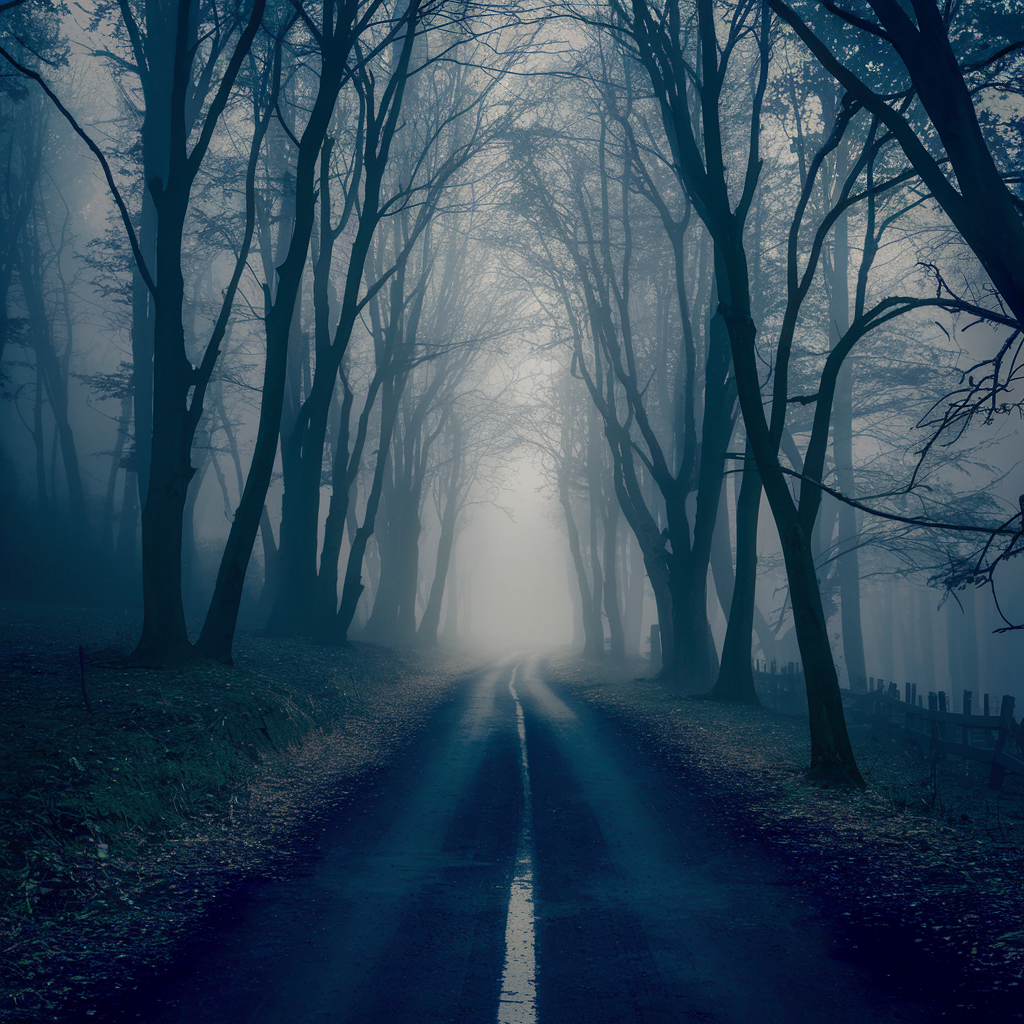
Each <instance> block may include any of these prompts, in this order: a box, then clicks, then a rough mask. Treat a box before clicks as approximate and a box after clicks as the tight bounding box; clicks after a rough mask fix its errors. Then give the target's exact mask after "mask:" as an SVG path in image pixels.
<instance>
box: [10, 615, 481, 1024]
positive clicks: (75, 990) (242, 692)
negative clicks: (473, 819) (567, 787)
mask: <svg viewBox="0 0 1024 1024" xmlns="http://www.w3.org/2000/svg"><path fill="white" fill-rule="evenodd" d="M130 634H131V630H130V626H129V628H128V630H127V635H126V629H125V624H124V620H123V618H118V619H117V620H116V624H115V621H113V620H111V619H110V617H109V614H108V613H104V612H102V611H88V610H81V609H55V608H47V607H26V606H10V605H8V606H4V607H3V608H2V609H0V950H2V957H0V963H2V966H0V1019H2V1020H5V1021H7V1020H10V1021H57V1020H62V1019H65V1018H66V1017H68V1016H69V1015H75V1016H81V1015H95V1016H97V1019H102V1016H103V1007H104V1005H105V1004H107V1003H108V1002H109V1000H110V998H111V997H112V996H113V995H114V994H115V993H116V992H117V990H118V989H120V988H123V987H124V986H127V985H131V984H132V983H133V977H134V975H135V972H136V971H137V969H138V968H140V967H142V966H145V967H146V968H152V966H153V965H154V964H159V963H161V962H166V961H167V960H169V958H170V957H171V956H172V955H173V952H174V949H175V948H176V943H177V942H178V941H179V940H180V938H181V937H182V936H183V935H185V934H186V933H187V932H188V931H189V929H190V928H193V927H194V926H195V924H196V923H197V922H198V921H200V920H202V919H203V917H204V915H205V914H206V913H207V912H208V910H209V908H210V907H211V905H212V904H213V903H214V902H215V901H216V900H217V899H218V898H219V897H220V896H221V895H223V894H224V893H225V892H227V891H229V890H230V889H231V888H232V886H233V885H234V884H235V883H237V882H238V881H239V880H240V879H242V878H245V877H248V876H252V875H254V874H267V873H273V872H275V871H276V870H277V869H278V867H280V866H281V865H283V864H284V863H285V862H286V861H287V860H288V858H289V856H290V853H291V851H292V850H293V849H294V848H295V847H296V844H300V843H301V842H302V841H303V839H304V837H305V836H307V835H308V833H309V830H310V827H311V823H313V824H315V822H316V820H317V819H318V817H320V818H322V817H323V816H324V815H325V814H327V813H329V811H330V809H331V807H332V806H336V805H337V804H338V803H339V802H340V801H343V800H344V799H345V798H346V797H347V795H348V794H349V793H351V792H352V791H353V790H354V789H355V788H357V787H358V786H360V785H365V784H366V782H367V780H368V779H369V778H370V777H372V775H373V773H374V772H376V771H378V770H379V769H380V768H382V767H383V766H384V765H385V764H386V763H387V762H388V760H389V759H390V758H393V757H394V756H395V755H396V753H397V752H398V751H399V750H400V749H401V748H402V746H403V745H404V744H406V743H407V742H408V741H409V740H410V739H411V738H412V736H413V735H414V734H415V732H416V731H417V729H418V728H420V727H421V726H422V725H423V724H425V722H426V721H427V719H428V718H429V717H430V715H431V714H432V713H433V712H434V711H435V710H436V709H437V708H438V707H439V706H440V704H441V703H443V702H444V701H445V700H447V699H449V698H450V697H451V696H452V694H453V691H454V686H455V681H456V679H457V676H458V674H459V670H460V668H461V669H464V668H465V667H466V666H465V665H462V666H460V665H457V664H455V663H453V662H451V661H447V660H445V659H443V658H441V657H440V656H438V657H416V658H412V657H401V656H399V655H397V654H396V653H395V652H393V651H389V650H387V649H384V648H378V647H373V646H369V645H353V646H352V647H347V648H336V647H335V648H332V647H323V646H319V645H315V644H311V643H306V642H303V641H289V642H275V641H269V640H265V639H262V638H257V637H242V638H240V641H239V643H238V645H237V650H236V654H237V658H236V664H235V666H234V667H231V668H228V667H224V666H219V665H211V664H198V665H195V666H191V667H189V668H187V669H181V670H174V671H152V670H143V669H137V668H130V667H127V665H126V662H125V657H126V655H127V653H128V650H129V644H130ZM79 644H81V646H82V647H83V652H84V655H85V687H86V692H87V694H88V698H89V704H90V705H91V708H92V714H91V715H90V714H89V712H88V711H87V709H86V704H85V699H84V697H83V694H82V685H81V675H80V666H79V661H78V647H79Z"/></svg>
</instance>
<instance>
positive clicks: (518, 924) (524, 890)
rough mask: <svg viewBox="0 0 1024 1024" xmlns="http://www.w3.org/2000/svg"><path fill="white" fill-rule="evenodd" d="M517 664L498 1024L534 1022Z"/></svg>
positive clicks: (526, 789) (525, 775)
mask: <svg viewBox="0 0 1024 1024" xmlns="http://www.w3.org/2000/svg"><path fill="white" fill-rule="evenodd" d="M521 664H522V663H521V662H520V664H519V665H516V667H515V668H514V669H513V670H512V678H511V679H510V680H509V684H508V691H509V693H511V694H512V699H513V700H514V701H515V702H516V729H517V731H518V733H519V753H520V762H519V775H520V778H521V779H522V783H523V816H522V820H521V822H520V825H519V841H518V842H517V844H516V871H515V875H514V877H513V879H512V885H511V887H510V888H509V895H508V917H507V918H506V921H505V970H504V973H503V974H502V978H501V999H500V1000H499V1002H498V1024H536V1020H537V962H536V957H535V954H534V926H533V827H532V822H533V798H532V796H531V794H530V765H529V762H528V761H527V759H526V723H525V721H524V719H523V705H522V704H520V703H519V695H518V694H517V693H516V685H515V684H516V673H517V672H518V671H519V668H520V666H521Z"/></svg>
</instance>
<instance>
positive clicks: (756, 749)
mask: <svg viewBox="0 0 1024 1024" xmlns="http://www.w3.org/2000/svg"><path fill="white" fill-rule="evenodd" d="M552 670H553V676H554V677H555V678H557V679H559V680H560V681H563V682H565V683H566V684H568V685H569V686H570V688H571V690H572V691H573V692H574V693H576V694H577V695H578V696H579V697H581V698H583V699H585V700H586V701H588V702H589V703H590V704H592V705H593V706H595V707H597V708H599V709H600V710H602V711H603V712H605V713H607V714H609V715H611V716H612V717H614V718H616V719H617V720H619V721H622V722H624V723H625V724H627V725H628V727H629V728H630V730H631V732H632V733H633V735H634V736H635V737H636V738H637V741H638V742H639V743H641V744H642V745H644V746H647V747H649V748H652V749H655V750H657V751H658V752H659V754H660V755H661V756H663V757H664V758H666V759H667V760H668V761H669V762H670V763H672V764H673V765H674V766H675V767H676V768H677V770H678V771H679V772H681V773H684V774H685V775H686V776H687V777H688V780H689V782H690V784H691V785H692V786H693V787H695V788H697V789H700V790H701V791H703V792H704V794H705V795H706V796H707V798H708V799H709V800H711V801H712V802H713V803H714V805H715V806H716V808H717V809H718V810H719V812H720V814H721V817H722V819H723V820H724V821H726V822H728V824H729V827H730V828H731V829H732V830H734V832H735V833H736V834H737V835H739V836H741V837H743V838H746V839H748V840H749V841H752V842H756V843H759V844H762V845H764V846H766V847H768V848H769V849H770V850H771V851H772V852H773V853H774V854H775V855H776V856H777V857H778V858H779V859H780V860H782V861H783V863H784V864H785V865H786V868H787V872H788V873H790V874H791V876H792V877H793V879H794V881H795V882H796V883H797V884H799V885H801V886H804V887H806V888H807V890H808V891H809V892H813V893H814V894H815V895H816V896H817V897H818V898H819V899H820V900H822V901H824V902H825V903H826V904H827V905H828V906H830V907H831V908H832V909H833V910H834V912H835V914H836V915H837V917H838V918H839V919H840V920H841V921H847V922H849V923H850V925H851V927H852V928H853V929H854V930H855V932H856V935H855V938H854V944H855V945H856V943H857V942H858V941H859V942H860V943H861V946H862V948H861V952H862V953H863V955H864V957H865V959H869V960H874V961H875V962H876V963H881V964H882V965H883V966H884V967H885V968H886V969H889V970H892V971H894V972H902V973H904V974H907V975H910V974H913V973H914V972H915V971H919V972H920V973H922V974H924V973H931V974H934V972H935V966H936V965H941V966H943V967H944V968H948V971H949V972H950V974H951V975H955V976H956V979H957V980H956V983H955V990H956V997H955V998H956V1006H951V1007H950V1011H951V1013H952V1012H956V1013H957V1014H959V1015H962V1014H964V1013H967V1014H968V1015H969V1014H970V1012H971V1008H972V1006H974V1005H975V1004H977V1003H979V1002H985V1003H986V1004H987V1005H990V1006H991V1005H998V1006H1000V1007H1001V1008H1005V1012H1006V1014H1007V1017H1006V1018H1005V1019H1010V1020H1018V1019H1024V1000H1022V998H1021V996H1022V994H1024V993H1022V989H1021V984H1022V977H1024V899H1022V888H1021V881H1022V879H1024V778H1022V777H1020V776H1016V775H1011V774H1008V775H1007V778H1006V781H1005V783H1004V787H1003V791H1002V792H1001V793H994V792H991V791H989V789H988V788H987V784H988V766H986V765H984V764H982V763H978V762H969V761H963V760H960V759H954V758H949V759H948V760H944V761H939V762H938V763H937V764H935V765H934V766H933V765H932V764H931V763H930V761H929V760H928V759H927V758H925V757H923V756H922V754H921V752H920V750H919V749H918V747H917V746H916V745H911V746H904V745H902V744H900V743H899V742H897V741H896V740H894V739H888V738H886V739H872V738H871V736H870V733H869V732H868V730H866V729H865V730H863V731H861V730H858V729H857V728H856V727H853V726H851V734H852V738H853V741H854V744H855V750H856V754H857V758H858V763H859V765H860V767H861V770H862V772H863V773H864V774H865V776H866V778H867V782H868V788H867V790H866V791H865V792H863V793H861V792H851V791H849V790H844V789H828V788H822V787H821V786H818V785H814V784H812V783H810V782H808V781H807V778H806V775H805V768H806V766H807V764H808V763H809V761H810V747H809V741H808V736H807V727H806V722H805V720H801V719H800V718H798V717H796V716H784V715H779V714H776V713H773V712H770V711H766V710H763V709H759V708H746V707H732V706H728V705H723V704H719V703H715V702H711V701H705V700H699V699H694V698H692V697H680V696H678V695H673V694H672V693H669V692H667V691H666V690H664V689H663V688H661V687H660V686H658V685H657V684H654V683H651V682H647V681H643V680H639V679H637V678H636V677H635V676H634V677H633V678H630V679H628V680H623V679H622V676H621V673H619V674H616V673H613V672H609V671H607V670H603V669H601V668H600V667H594V666H582V665H580V664H579V663H578V662H574V661H571V660H568V659H556V660H554V661H553V662H552ZM857 936H859V938H858V937H857ZM926 968H927V971H926V970H925V969H926ZM978 1019H979V1020H981V1019H982V1018H981V1017H979V1018H978Z"/></svg>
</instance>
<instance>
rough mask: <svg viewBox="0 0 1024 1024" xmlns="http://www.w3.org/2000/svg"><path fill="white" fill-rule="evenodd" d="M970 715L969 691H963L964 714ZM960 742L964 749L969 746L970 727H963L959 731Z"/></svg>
mask: <svg viewBox="0 0 1024 1024" xmlns="http://www.w3.org/2000/svg"><path fill="white" fill-rule="evenodd" d="M970 713H971V691H970V690H964V714H965V715H969V714H970ZM960 732H961V734H962V742H963V745H964V746H965V747H969V746H970V745H971V729H970V726H968V725H965V726H964V727H963V728H962V729H961V730H960Z"/></svg>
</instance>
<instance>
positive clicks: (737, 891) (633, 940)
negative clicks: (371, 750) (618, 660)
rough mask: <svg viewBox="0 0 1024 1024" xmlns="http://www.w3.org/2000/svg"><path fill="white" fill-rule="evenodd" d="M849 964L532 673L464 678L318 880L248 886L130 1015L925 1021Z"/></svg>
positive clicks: (595, 719) (203, 1023) (305, 875)
mask: <svg viewBox="0 0 1024 1024" xmlns="http://www.w3.org/2000/svg"><path fill="white" fill-rule="evenodd" d="M840 947H841V943H840V942H839V940H838V939H837V938H836V935H835V930H834V929H833V927H832V926H831V925H830V923H829V921H828V920H827V918H826V917H825V916H823V915H822V913H820V912H819V910H818V909H816V908H815V907H814V906H813V905H812V904H811V903H810V902H808V901H807V899H806V898H805V897H804V896H802V895H801V894H800V893H798V892H797V891H795V887H793V886H791V885H790V884H789V883H788V881H787V879H786V876H785V873H784V870H783V869H782V867H781V866H780V865H779V864H778V863H776V862H772V861H771V860H769V859H768V858H767V857H766V855H765V854H764V853H763V852H762V851H760V850H759V849H757V848H755V847H753V846H751V847H744V846H740V845H739V844H737V843H736V842H735V840H733V839H731V838H730V837H729V836H728V835H727V834H726V832H725V830H724V829H722V828H721V827H719V825H718V824H717V823H716V821H715V817H714V814H713V812H712V811H711V809H710V808H709V807H708V806H707V805H706V803H705V802H702V800H701V799H700V798H699V797H698V796H696V795H694V794H692V793H690V792H688V791H687V789H686V786H685V780H683V779H682V778H681V777H680V776H679V775H678V774H677V773H673V772H672V771H670V770H669V769H668V768H666V767H665V766H664V765H663V764H661V763H660V762H659V761H657V760H656V759H654V758H653V757H652V756H650V755H648V754H645V753H644V752H642V751H641V750H639V749H638V748H637V746H636V744H635V743H634V742H633V741H632V740H631V739H630V737H629V736H628V735H626V734H625V733H624V732H622V731H621V729H619V727H617V726H616V725H614V724H613V723H611V722H609V721H608V720H606V719H604V718H602V717H601V716H600V715H598V714H597V713H596V712H594V711H593V710H591V709H589V708H587V707H584V706H582V705H580V704H578V703H573V702H572V701H571V700H569V699H568V698H564V697H563V696H560V695H559V693H558V692H557V688H555V687H554V686H552V685H550V684H548V683H547V682H546V681H545V679H544V677H543V674H542V666H541V664H540V663H539V662H537V661H536V660H526V661H523V662H518V663H515V662H509V663H507V664H503V665H499V666H495V667H494V668H492V669H490V670H488V671H486V672H483V673H481V674H479V675H477V676H476V677H474V678H472V679H470V680H467V681H466V682H465V683H464V684H463V685H462V687H461V689H460V691H459V694H458V697H457V699H456V700H455V701H454V702H453V703H451V704H450V705H448V706H446V707H445V708H444V709H443V710H442V711H441V712H439V713H438V715H437V716H436V718H435V719H434V721H433V722H432V724H431V726H430V727H429V728H428V729H427V730H426V731H425V733H424V734H423V735H422V736H421V738H420V739H419V740H418V741H417V742H416V743H415V745H414V746H413V747H412V748H411V749H410V750H408V751H407V752H406V754H405V756H404V757H403V758H402V759H401V761H400V763H397V764H395V765H394V766H393V767H392V768H391V769H390V770H388V771H386V772H385V773H383V775H382V777H381V778H380V779H378V780H377V782H376V783H375V784H374V785H373V786H372V788H371V789H370V790H369V791H368V792H366V793H364V794H363V795H362V797H360V798H359V799H358V800H355V801H353V802H352V803H351V804H349V805H347V806H346V807H345V809H344V810H343V811H341V812H340V813H339V814H338V815H337V816H336V818H335V819H334V820H332V821H331V822H330V823H329V825H328V828H327V830H326V831H325V832H324V834H323V835H322V836H321V838H320V840H319V846H318V850H317V852H316V856H315V857H314V858H312V860H309V861H308V862H307V869H306V870H305V871H302V872H300V873H298V874H297V875H296V877H291V878H288V879H286V880H284V881H274V882H265V883H262V884H260V885H257V886H250V887H249V888H248V889H247V890H246V892H245V894H244V898H240V899H239V900H238V901H237V905H236V906H234V907H233V908H231V910H230V912H229V913H227V914H225V915H224V916H223V920H221V921H220V923H219V924H218V927H217V929H216V931H215V933H214V934H211V935H208V936H205V937H203V938H202V939H201V940H198V941H197V943H196V945H195V947H194V948H193V949H192V950H191V951H189V952H188V953H187V954H186V955H185V956H184V957H183V959H182V961H181V962H180V963H179V964H178V965H177V966H176V967H175V968H174V969H172V970H171V971H169V972H167V973H166V974H164V975H163V976H162V977H160V978H158V979H155V980H153V981H151V982H149V983H147V984H146V985H145V986H140V989H139V991H138V992H137V993H136V996H135V1000H134V1002H133V1004H132V1005H131V1006H130V1007H129V1008H127V1009H125V1010H123V1011H122V1015H121V1016H119V1017H118V1018H117V1019H120V1020H124V1021H129V1020H135V1021H138V1020H141V1021H146V1022H152V1024H171V1022H181V1024H184V1022H188V1024H314V1022H330V1024H406V1022H408V1024H432V1022H446V1024H447V1022H466V1024H470V1022H472V1024H572V1022H577V1021H579V1022H585V1024H605V1022H607V1024H632V1022H640V1021H644V1022H670V1021H671V1022H675V1021H680V1022H682V1021H694V1022H701V1024H712V1022H713V1024H775V1022H778V1024H825V1022H846V1024H883V1022H884V1024H890V1022H891V1024H903V1022H907V1024H911V1022H918V1021H921V1022H923V1021H926V1020H928V1021H934V1020H935V1019H936V1014H935V1012H934V1008H931V1009H929V1008H928V1007H925V1006H923V1005H915V1003H914V1002H913V1001H911V1000H908V999H907V998H905V997H900V996H898V995H897V994H896V993H895V991H894V989H893V988H892V986H891V985H890V983H889V980H888V979H887V978H886V977H885V976H884V972H879V971H878V970H877V969H873V968H871V967H868V966H866V965H864V964H861V963H857V962H854V961H853V960H852V959H851V958H850V957H848V956H845V955H843V953H842V950H841V948H840ZM143 989H144V990H143Z"/></svg>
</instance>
